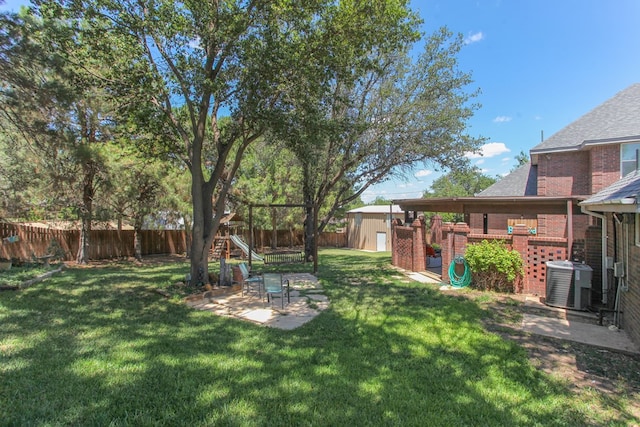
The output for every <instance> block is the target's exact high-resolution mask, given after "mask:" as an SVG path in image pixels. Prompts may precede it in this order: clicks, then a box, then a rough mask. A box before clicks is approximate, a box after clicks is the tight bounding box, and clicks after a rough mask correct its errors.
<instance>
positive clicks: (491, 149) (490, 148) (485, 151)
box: [465, 142, 511, 159]
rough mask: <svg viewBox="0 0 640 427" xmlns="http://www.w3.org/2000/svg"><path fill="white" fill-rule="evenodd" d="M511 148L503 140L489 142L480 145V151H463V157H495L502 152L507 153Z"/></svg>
mask: <svg viewBox="0 0 640 427" xmlns="http://www.w3.org/2000/svg"><path fill="white" fill-rule="evenodd" d="M510 151H511V150H509V149H508V148H507V146H506V145H504V143H503V142H490V143H488V144H484V145H483V146H482V147H480V153H469V152H467V153H465V157H467V158H468V159H477V158H480V157H495V156H499V155H501V154H504V153H509V152H510Z"/></svg>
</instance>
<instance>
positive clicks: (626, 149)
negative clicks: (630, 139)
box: [620, 142, 640, 176]
mask: <svg viewBox="0 0 640 427" xmlns="http://www.w3.org/2000/svg"><path fill="white" fill-rule="evenodd" d="M637 150H640V143H637V142H636V143H630V144H621V145H620V176H625V175H627V174H629V173H631V172H633V171H634V170H636V151H637Z"/></svg>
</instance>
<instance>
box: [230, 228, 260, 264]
mask: <svg viewBox="0 0 640 427" xmlns="http://www.w3.org/2000/svg"><path fill="white" fill-rule="evenodd" d="M231 241H232V242H233V244H234V245H236V246H237V247H239V248H240V249H241V250H242V252H244V254H245V255H247V256H249V245H247V244H246V243H245V242H244V240H242V237H240V236H238V235H235V234H232V235H231ZM251 259H255V260H256V261H263V260H264V259H263V258H262V257H261V256H260V255H258V254H257V253H255V252H254V251H251Z"/></svg>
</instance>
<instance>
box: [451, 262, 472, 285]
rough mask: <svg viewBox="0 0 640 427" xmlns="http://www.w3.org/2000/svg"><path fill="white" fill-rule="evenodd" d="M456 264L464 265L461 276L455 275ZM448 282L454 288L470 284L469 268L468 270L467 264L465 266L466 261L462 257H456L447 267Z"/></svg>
mask: <svg viewBox="0 0 640 427" xmlns="http://www.w3.org/2000/svg"><path fill="white" fill-rule="evenodd" d="M456 264H463V265H464V273H462V275H459V274H458V273H456ZM449 280H450V281H451V286H453V287H454V288H464V287H465V286H469V284H470V283H471V268H469V264H467V260H466V259H464V257H463V256H461V255H457V256H456V257H455V258H454V259H453V261H451V265H449Z"/></svg>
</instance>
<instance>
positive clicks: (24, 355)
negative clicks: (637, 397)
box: [0, 254, 585, 425]
mask: <svg viewBox="0 0 640 427" xmlns="http://www.w3.org/2000/svg"><path fill="white" fill-rule="evenodd" d="M366 258H367V257H364V258H363V257H361V256H359V255H357V254H354V255H344V256H340V257H336V258H335V260H336V261H335V262H334V261H333V260H334V257H331V258H330V260H331V261H329V259H328V260H327V262H326V263H324V264H323V266H322V269H321V272H320V278H321V280H322V283H323V286H324V287H325V291H326V292H327V294H328V295H329V296H330V299H331V304H332V305H331V308H330V309H329V310H327V311H325V312H324V313H323V314H322V315H320V316H318V317H317V318H316V319H315V320H314V321H313V322H310V323H308V324H306V325H304V326H303V327H301V328H298V329H296V330H294V331H281V330H276V329H268V328H264V327H260V326H256V325H253V324H250V323H245V322H242V321H239V320H235V319H230V318H222V317H217V316H215V315H213V314H211V313H209V312H201V311H194V310H191V309H190V308H188V307H187V306H185V305H184V304H182V303H179V302H177V301H173V300H166V299H164V298H162V297H160V296H158V295H156V294H154V293H152V292H150V286H152V285H151V284H149V283H148V280H149V279H150V278H152V277H156V275H155V274H154V273H151V274H150V273H149V272H144V273H142V274H140V272H141V270H136V269H134V270H130V271H129V270H126V271H122V270H118V269H114V270H113V271H106V272H101V273H100V274H96V275H84V274H83V273H78V272H76V271H69V272H67V273H66V274H65V275H64V276H62V277H60V278H56V279H54V280H51V281H48V282H46V283H45V284H40V285H38V286H36V287H34V288H31V289H29V290H28V291H26V292H23V293H20V294H14V296H6V297H5V295H0V298H1V299H0V302H1V303H2V305H1V308H0V317H1V319H2V322H3V330H2V332H1V333H0V337H1V342H2V365H0V366H2V372H3V375H2V378H1V379H0V390H2V392H0V407H2V408H5V409H3V410H2V413H0V415H2V419H3V420H5V421H6V422H8V423H9V424H44V423H48V424H85V425H87V424H116V425H117V424H135V425H145V424H169V425H203V424H224V425H265V424H274V425H292V424H310V425H346V424H355V425H363V424H364V425H366V424H372V425H379V424H392V425H465V424H466V425H469V424H472V425H477V424H481V423H483V424H489V425H496V424H499V425H528V424H538V425H567V424H576V423H578V424H583V425H584V424H585V422H584V421H585V420H584V418H583V414H582V413H581V409H580V408H579V406H575V405H570V404H567V402H571V399H572V395H571V393H570V392H569V391H568V390H567V389H566V388H564V387H563V386H561V385H560V384H558V383H556V382H554V381H552V380H550V379H548V378H547V377H546V376H544V375H542V374H541V373H539V372H538V371H536V370H535V369H534V368H533V367H532V366H531V365H529V363H528V362H527V360H526V356H525V354H524V352H523V351H522V350H521V349H520V348H519V347H517V346H516V345H515V344H513V343H509V342H507V341H504V340H502V339H500V338H499V337H497V336H496V335H493V334H489V333H487V332H486V331H484V330H483V328H482V327H481V324H480V322H479V320H478V319H479V317H480V313H479V311H480V308H479V307H478V306H477V305H475V304H474V303H473V302H470V301H465V300H461V299H457V298H453V297H447V296H443V295H441V294H439V293H437V292H435V291H434V290H433V289H430V288H427V287H424V286H422V285H419V284H414V283H408V284H406V283H397V282H396V281H390V280H389V279H388V278H389V277H390V276H391V275H393V274H394V273H393V270H391V269H389V268H388V267H386V265H385V261H384V259H382V258H381V259H380V261H379V262H378V259H377V258H374V261H373V263H372V261H371V259H369V261H368V262H367V261H366ZM321 259H323V258H321ZM163 274H165V273H158V275H157V277H156V279H158V280H160V278H161V277H164V276H163ZM4 326H7V329H5V328H4Z"/></svg>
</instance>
